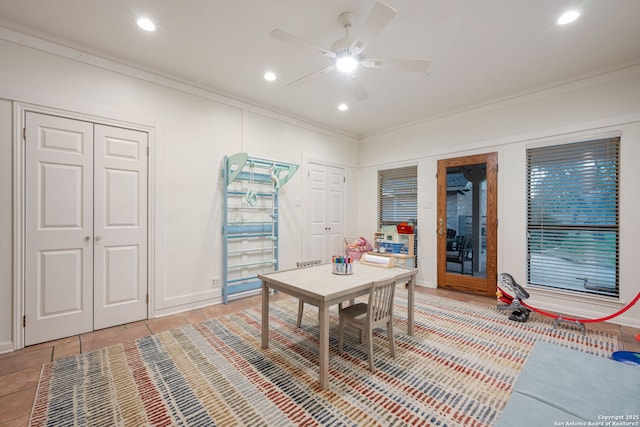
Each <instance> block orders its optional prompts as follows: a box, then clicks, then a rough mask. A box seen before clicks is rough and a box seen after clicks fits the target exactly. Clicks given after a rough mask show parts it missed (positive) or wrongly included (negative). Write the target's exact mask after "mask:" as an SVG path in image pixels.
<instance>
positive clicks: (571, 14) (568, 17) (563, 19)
mask: <svg viewBox="0 0 640 427" xmlns="http://www.w3.org/2000/svg"><path fill="white" fill-rule="evenodd" d="M579 16H580V12H578V11H577V10H569V11H567V12H565V13H563V14H562V15H560V18H558V20H557V21H556V23H557V24H558V25H566V24H569V23H571V22H573V21H575V20H576V19H578V17H579Z"/></svg>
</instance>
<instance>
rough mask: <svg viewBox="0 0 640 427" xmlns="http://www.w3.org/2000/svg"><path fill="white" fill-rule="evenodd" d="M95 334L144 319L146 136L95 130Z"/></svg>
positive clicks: (118, 130) (101, 128) (104, 128)
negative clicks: (107, 328) (108, 328)
mask: <svg viewBox="0 0 640 427" xmlns="http://www.w3.org/2000/svg"><path fill="white" fill-rule="evenodd" d="M94 189H95V192H94V194H95V199H94V200H95V201H94V243H95V244H94V258H95V263H94V329H101V328H106V327H109V326H114V325H121V324H123V323H128V322H133V321H136V320H140V319H145V318H146V317H147V301H146V299H147V134H146V133H145V132H139V131H134V130H130V129H122V128H116V127H112V126H103V125H96V126H95V172H94Z"/></svg>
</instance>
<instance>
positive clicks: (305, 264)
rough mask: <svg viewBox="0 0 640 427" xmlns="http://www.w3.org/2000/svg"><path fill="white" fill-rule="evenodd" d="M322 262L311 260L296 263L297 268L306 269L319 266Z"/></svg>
mask: <svg viewBox="0 0 640 427" xmlns="http://www.w3.org/2000/svg"><path fill="white" fill-rule="evenodd" d="M321 262H322V260H319V259H311V260H308V261H298V262H297V263H296V266H297V267H298V268H304V267H311V266H313V265H319V264H320V263H321Z"/></svg>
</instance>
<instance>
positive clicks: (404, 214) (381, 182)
mask: <svg viewBox="0 0 640 427" xmlns="http://www.w3.org/2000/svg"><path fill="white" fill-rule="evenodd" d="M417 218H418V167H417V166H408V167H403V168H397V169H386V170H380V171H378V224H379V225H380V226H383V225H396V224H399V223H401V222H404V221H407V222H408V221H411V222H413V223H414V226H415V225H416V221H417Z"/></svg>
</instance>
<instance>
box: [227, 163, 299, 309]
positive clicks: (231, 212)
mask: <svg viewBox="0 0 640 427" xmlns="http://www.w3.org/2000/svg"><path fill="white" fill-rule="evenodd" d="M298 167H299V166H298V165H297V164H295V163H283V162H278V161H273V160H266V159H259V158H256V157H251V156H249V154H248V153H236V154H233V155H230V156H225V158H224V160H223V165H222V179H223V195H222V196H223V198H222V215H223V218H222V276H223V277H222V302H224V303H225V304H227V303H228V302H229V300H230V299H233V297H234V296H235V295H238V294H242V293H245V292H249V291H253V290H257V289H260V287H261V283H260V280H259V279H258V274H262V273H268V272H270V271H277V270H278V190H279V189H280V188H282V186H283V185H284V184H286V183H287V181H289V179H291V178H292V177H293V175H294V174H295V173H296V171H297V170H298Z"/></svg>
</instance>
